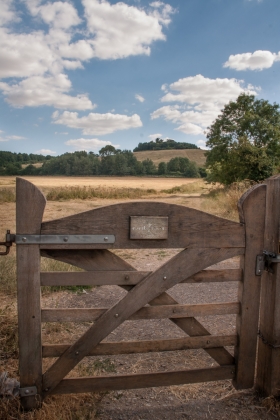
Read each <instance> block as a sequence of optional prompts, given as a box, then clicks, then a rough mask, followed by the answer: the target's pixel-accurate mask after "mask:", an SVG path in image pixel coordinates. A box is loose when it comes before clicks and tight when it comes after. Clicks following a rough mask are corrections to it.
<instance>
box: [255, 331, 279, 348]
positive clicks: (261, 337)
mask: <svg viewBox="0 0 280 420" xmlns="http://www.w3.org/2000/svg"><path fill="white" fill-rule="evenodd" d="M258 336H259V337H260V339H261V340H262V342H263V343H264V344H265V345H266V346H268V347H270V348H271V349H279V348H280V344H272V343H270V342H269V341H268V340H266V338H264V336H263V334H262V333H261V331H260V330H259V331H258Z"/></svg>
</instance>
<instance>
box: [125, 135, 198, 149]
mask: <svg viewBox="0 0 280 420" xmlns="http://www.w3.org/2000/svg"><path fill="white" fill-rule="evenodd" d="M168 149H199V147H197V146H196V145H195V144H192V143H183V142H182V143H180V142H177V141H175V140H171V139H167V140H166V141H165V140H162V139H160V138H157V139H156V140H155V141H149V142H145V143H139V144H138V146H137V147H135V149H133V152H140V151H143V150H168Z"/></svg>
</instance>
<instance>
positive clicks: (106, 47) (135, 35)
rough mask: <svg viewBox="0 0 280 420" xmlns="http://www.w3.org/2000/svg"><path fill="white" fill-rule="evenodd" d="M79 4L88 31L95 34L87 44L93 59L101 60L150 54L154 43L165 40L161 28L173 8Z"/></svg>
mask: <svg viewBox="0 0 280 420" xmlns="http://www.w3.org/2000/svg"><path fill="white" fill-rule="evenodd" d="M82 3H83V5H84V7H85V15H86V19H87V24H88V30H89V31H90V32H91V34H93V35H94V37H93V38H92V40H91V41H90V43H91V45H92V46H93V49H94V56H95V57H98V58H101V59H103V60H104V59H117V58H124V57H128V56H130V55H138V54H146V55H149V54H150V51H151V49H150V45H151V44H152V43H153V42H154V41H159V40H161V41H163V40H165V35H164V34H163V32H162V25H168V23H169V22H170V14H171V13H173V9H172V7H171V6H169V5H165V4H162V5H159V6H158V8H157V9H156V10H153V11H151V12H148V11H145V10H144V9H141V8H137V7H135V6H129V5H128V4H125V3H122V2H118V3H115V4H110V3H109V2H108V1H106V0H82ZM157 3H158V2H157ZM128 34H129V35H128Z"/></svg>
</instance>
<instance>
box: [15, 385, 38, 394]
mask: <svg viewBox="0 0 280 420" xmlns="http://www.w3.org/2000/svg"><path fill="white" fill-rule="evenodd" d="M36 394H37V387H36V386H26V387H25V388H19V395H20V396H21V397H31V396H32V395H36Z"/></svg>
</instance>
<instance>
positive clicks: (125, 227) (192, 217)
mask: <svg viewBox="0 0 280 420" xmlns="http://www.w3.org/2000/svg"><path fill="white" fill-rule="evenodd" d="M131 216H160V217H168V239H162V240H153V239H149V240H145V239H142V240H130V239H129V233H130V217H131ZM58 233H59V234H68V235H71V234H76V235H79V234H87V235H93V234H104V235H105V234H106V235H109V234H112V235H115V236H116V241H115V243H114V244H111V245H109V244H107V245H106V244H104V245H98V244H97V245H81V246H78V245H77V246H71V245H48V246H45V245H42V246H41V249H64V248H67V249H71V248H73V247H74V248H76V249H80V248H81V249H82V248H84V249H94V248H99V249H100V248H114V249H118V248H119V249H125V248H136V249H137V248H186V247H188V248H191V247H194V248H197V247H199V248H223V247H226V248H232V247H237V248H240V247H244V246H245V232H244V227H243V226H242V225H240V224H239V223H236V222H232V221H230V220H226V219H222V218H219V217H216V216H213V215H210V214H207V213H204V212H201V211H199V210H195V209H190V208H187V207H184V206H178V205H175V204H166V203H155V202H144V201H141V202H132V203H122V204H114V205H111V206H106V207H99V208H97V209H94V210H90V211H87V212H85V213H79V214H76V215H73V216H69V217H65V218H63V219H57V220H53V221H50V222H44V223H43V224H42V234H58Z"/></svg>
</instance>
